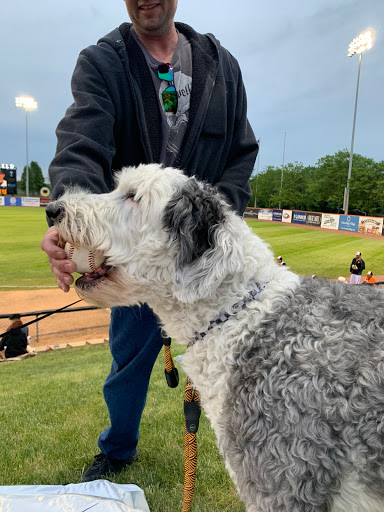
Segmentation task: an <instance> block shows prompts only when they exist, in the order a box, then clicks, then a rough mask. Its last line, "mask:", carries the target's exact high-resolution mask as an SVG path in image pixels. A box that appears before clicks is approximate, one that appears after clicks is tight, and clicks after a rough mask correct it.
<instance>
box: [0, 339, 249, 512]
mask: <svg viewBox="0 0 384 512" xmlns="http://www.w3.org/2000/svg"><path fill="white" fill-rule="evenodd" d="M183 351H184V347H181V346H179V345H175V346H173V348H172V355H173V356H176V355H178V354H180V353H182V352H183ZM110 363H111V356H110V353H109V349H108V347H107V346H95V347H89V348H76V349H72V350H71V349H66V350H61V351H52V352H46V353H44V352H43V353H39V354H38V355H37V356H36V357H35V358H33V359H28V360H25V361H21V362H16V363H15V362H8V363H1V364H0V379H1V382H2V385H1V388H0V403H1V406H0V418H1V431H2V435H1V436H0V453H1V457H0V485H32V484H33V485H37V484H46V485H49V484H65V483H69V482H79V481H80V480H81V475H82V471H83V469H84V468H86V467H87V466H88V465H89V464H90V462H91V461H92V459H93V456H94V455H95V454H96V453H98V452H99V450H98V447H97V438H98V436H99V434H100V432H101V431H102V430H104V428H105V427H106V426H107V425H108V415H107V410H106V406H105V403H104V400H103V397H102V385H103V382H104V380H105V377H106V376H107V374H108V373H109V367H110ZM184 384H185V375H184V374H183V373H182V371H181V370H180V385H179V387H178V388H175V389H170V388H168V387H167V384H166V382H165V378H164V358H163V357H162V354H161V355H160V357H159V358H158V361H157V362H156V365H155V368H154V371H153V373H152V378H151V383H150V389H149V393H148V399H147V405H146V407H145V410H144V415H143V419H142V422H141V430H140V442H139V446H138V450H139V457H140V460H139V461H138V462H137V463H135V464H134V465H133V466H132V467H131V468H129V469H127V470H125V471H124V472H123V473H121V474H120V475H119V476H117V477H115V478H114V481H116V482H119V483H135V484H137V485H139V486H140V487H141V488H142V489H143V490H144V492H145V495H146V498H147V501H148V504H149V507H150V510H151V512H176V511H178V510H181V503H182V499H183V481H184V464H183V461H184V439H183V421H184V420H183V387H184ZM122 406H124V405H123V404H122ZM192 510H193V512H207V511H210V512H219V511H220V512H243V511H244V507H243V505H242V504H241V503H240V501H239V499H238V497H237V494H236V490H235V488H234V486H233V484H232V482H231V481H230V478H229V476H228V474H227V472H226V470H225V468H224V464H223V462H222V460H221V458H220V456H219V454H218V451H217V448H216V441H215V437H214V434H213V431H212V430H211V428H210V426H209V424H208V421H207V420H206V419H205V417H204V415H202V419H201V423H200V428H199V432H198V476H197V482H196V490H195V497H194V502H193V508H192Z"/></svg>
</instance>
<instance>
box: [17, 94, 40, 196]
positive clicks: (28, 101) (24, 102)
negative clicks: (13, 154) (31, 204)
mask: <svg viewBox="0 0 384 512" xmlns="http://www.w3.org/2000/svg"><path fill="white" fill-rule="evenodd" d="M15 102H16V107H23V108H24V109H25V113H26V118H25V150H26V158H27V166H26V169H25V178H26V179H25V188H26V191H25V192H26V194H27V197H29V165H28V111H29V110H35V109H37V101H36V100H35V99H34V98H29V97H27V96H18V97H17V98H15Z"/></svg>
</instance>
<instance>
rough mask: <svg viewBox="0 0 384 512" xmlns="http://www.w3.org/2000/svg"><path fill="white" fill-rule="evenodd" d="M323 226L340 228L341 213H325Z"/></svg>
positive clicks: (322, 221) (322, 220)
mask: <svg viewBox="0 0 384 512" xmlns="http://www.w3.org/2000/svg"><path fill="white" fill-rule="evenodd" d="M321 227H322V228H325V229H339V215H335V214H333V213H323V215H322V219H321Z"/></svg>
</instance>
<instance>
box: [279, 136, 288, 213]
mask: <svg viewBox="0 0 384 512" xmlns="http://www.w3.org/2000/svg"><path fill="white" fill-rule="evenodd" d="M286 137H287V132H284V146H283V165H282V167H281V180H280V199H279V210H280V208H281V195H282V193H283V174H284V156H285V139H286Z"/></svg>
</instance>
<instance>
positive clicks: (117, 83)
mask: <svg viewBox="0 0 384 512" xmlns="http://www.w3.org/2000/svg"><path fill="white" fill-rule="evenodd" d="M125 3H126V6H127V10H128V14H129V17H130V19H131V21H132V25H131V24H129V23H123V24H122V25H121V26H120V27H119V28H118V29H115V30H114V31H113V32H111V33H110V34H108V35H107V36H105V37H103V38H102V39H100V40H99V42H98V44H97V46H90V47H89V48H86V49H85V50H83V51H82V52H81V54H80V56H79V60H78V62H77V65H76V68H75V71H74V74H73V78H72V92H73V96H74V103H73V105H72V106H71V107H69V109H68V110H67V112H66V115H65V117H64V119H63V120H62V121H61V122H60V123H59V126H58V128H57V137H58V145H57V152H56V156H55V158H54V160H53V161H52V163H51V166H50V169H49V174H50V179H51V183H52V186H53V191H52V196H53V198H54V199H55V198H57V197H59V196H60V195H61V194H62V193H63V190H64V187H65V186H66V185H70V184H76V185H80V186H82V187H85V188H87V189H89V190H91V191H92V192H94V193H104V192H108V191H110V190H111V189H112V188H113V173H114V170H119V169H120V168H121V167H123V166H128V165H138V164H140V163H150V162H161V163H163V164H164V165H167V166H174V167H179V168H181V169H182V170H183V171H184V172H185V173H186V174H187V175H189V176H192V175H195V176H196V177H197V178H199V179H202V180H205V181H208V182H210V183H212V184H214V185H215V186H217V188H218V190H220V192H222V193H223V194H225V196H226V197H227V200H228V201H229V203H230V204H231V205H232V206H233V208H234V209H235V210H236V211H237V212H238V213H239V214H240V215H242V214H243V212H244V209H245V207H246V205H247V203H248V200H249V197H250V187H249V183H248V182H249V177H250V174H251V172H252V169H253V165H254V162H255V159H256V155H257V150H258V145H257V143H256V140H255V137H254V135H253V132H252V129H251V128H250V126H249V123H248V121H247V115H246V95H245V90H244V85H243V82H242V77H241V72H240V69H239V66H238V63H237V61H236V60H235V59H234V58H233V57H232V56H231V55H230V53H229V52H228V51H227V50H226V49H225V48H223V47H222V46H221V45H220V43H219V42H218V41H217V40H216V39H215V37H214V36H212V35H210V34H209V35H201V34H198V33H196V32H195V31H194V30H193V29H192V28H191V27H189V26H187V25H184V24H181V23H176V24H175V22H174V15H175V12H176V8H177V0H159V1H156V2H153V0H149V1H148V0H125ZM168 63H170V64H171V65H169V64H168ZM58 243H59V242H58V237H57V233H56V231H55V230H54V228H50V229H49V230H48V231H47V233H46V236H45V238H44V239H43V241H42V244H41V247H42V249H43V250H44V251H45V252H46V253H47V254H48V257H49V259H50V264H51V268H52V271H53V272H54V274H55V276H56V279H57V282H58V285H59V287H60V288H61V289H62V290H63V291H65V292H67V291H68V290H69V286H70V285H71V284H72V283H73V277H72V276H71V275H70V274H71V273H72V272H74V271H75V270H76V265H75V264H74V263H73V262H70V261H69V260H68V259H66V255H65V252H64V251H63V249H62V248H60V247H59V246H58ZM109 342H110V348H111V352H112V356H113V363H112V368H111V373H110V375H109V376H108V378H107V380H106V382H105V384H104V398H105V401H106V403H107V406H108V410H109V415H110V420H111V425H110V427H108V428H107V429H106V430H105V431H104V432H103V433H102V434H101V435H100V437H99V442H98V444H99V447H100V450H101V453H100V454H99V455H97V456H96V457H95V460H94V462H93V464H92V465H91V466H90V467H89V468H88V470H87V471H86V473H85V475H84V477H83V479H84V480H85V481H89V480H93V479H97V478H103V477H104V476H105V475H107V474H112V473H118V472H119V471H121V470H122V469H123V468H124V467H126V466H128V465H129V464H131V463H132V462H133V461H134V460H136V458H137V452H136V446H137V443H138V438H139V424H140V419H141V414H142V411H143V408H144V405H145V399H146V394H147V390H148V383H149V378H150V374H151V371H152V367H153V364H154V362H155V360H156V358H157V355H158V353H159V351H160V349H161V347H162V343H163V341H162V336H161V330H160V328H159V326H158V323H157V319H156V317H155V316H154V314H153V313H152V311H151V310H150V309H149V308H148V306H146V305H144V306H143V307H141V308H137V307H134V308H113V309H112V312H111V325H110V333H109Z"/></svg>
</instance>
